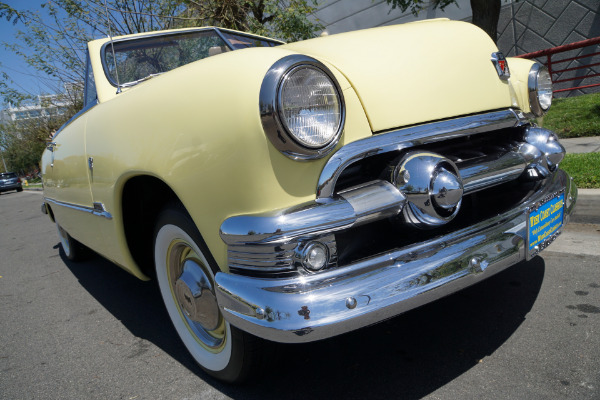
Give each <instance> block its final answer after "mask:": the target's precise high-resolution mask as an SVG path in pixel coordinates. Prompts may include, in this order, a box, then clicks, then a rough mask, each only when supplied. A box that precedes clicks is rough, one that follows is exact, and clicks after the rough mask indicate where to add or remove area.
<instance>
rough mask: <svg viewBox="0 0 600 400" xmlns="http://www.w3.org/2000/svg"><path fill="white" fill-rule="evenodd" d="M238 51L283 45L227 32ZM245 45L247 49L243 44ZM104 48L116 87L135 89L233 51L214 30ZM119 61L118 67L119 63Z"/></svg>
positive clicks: (111, 77)
mask: <svg viewBox="0 0 600 400" xmlns="http://www.w3.org/2000/svg"><path fill="white" fill-rule="evenodd" d="M223 33H224V34H225V35H227V39H228V40H230V41H231V43H232V46H233V48H234V49H238V48H245V47H270V46H276V45H279V44H280V43H278V42H269V41H267V40H264V39H255V38H252V37H250V36H242V35H232V34H231V33H229V32H227V33H226V32H223ZM242 42H243V45H241V43H242ZM112 47H113V46H111V45H110V43H108V44H106V45H105V46H104V54H103V57H104V68H105V70H106V75H107V76H108V78H109V80H110V81H111V82H112V83H113V84H114V85H116V84H117V74H116V73H115V72H117V73H118V81H119V83H120V84H121V86H131V85H135V84H136V83H139V82H141V81H143V80H146V79H149V78H152V77H153V76H156V75H159V74H162V73H164V72H167V71H170V70H172V69H175V68H177V67H181V66H183V65H186V64H189V63H191V62H194V61H197V60H201V59H203V58H206V57H209V56H213V55H217V54H221V53H225V52H227V51H230V50H231V48H230V46H229V45H228V44H227V43H226V42H225V41H224V40H223V39H222V37H221V36H220V35H219V34H218V33H217V32H216V31H215V30H214V29H209V30H202V31H194V32H184V33H177V34H170V35H160V36H159V35H157V36H150V37H141V38H139V39H129V40H123V41H116V42H114V57H113V49H112ZM115 59H116V63H115Z"/></svg>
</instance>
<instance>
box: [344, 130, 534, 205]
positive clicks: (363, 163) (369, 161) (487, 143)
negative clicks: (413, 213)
mask: <svg viewBox="0 0 600 400" xmlns="http://www.w3.org/2000/svg"><path fill="white" fill-rule="evenodd" d="M523 129H524V128H523V127H517V128H507V129H500V130H495V131H490V132H485V133H480V134H476V135H470V136H463V137H459V138H455V139H449V140H444V141H442V142H434V143H429V144H426V145H421V146H417V147H409V148H406V149H403V150H401V151H399V152H390V153H384V154H380V155H376V156H373V157H368V158H365V159H363V160H360V161H358V162H356V163H354V164H352V165H350V166H349V167H348V168H346V169H345V170H344V172H342V174H341V175H340V177H339V178H338V180H337V182H336V185H335V192H336V193H337V192H340V191H342V190H345V189H348V188H350V187H353V186H356V185H360V184H362V183H366V182H369V181H372V180H375V179H386V178H387V177H386V176H385V175H386V171H388V170H389V166H390V165H393V164H394V160H395V159H396V158H397V157H399V156H400V155H401V154H403V153H407V152H410V151H415V150H419V151H424V150H426V151H431V152H434V153H437V154H440V155H442V156H444V157H447V158H449V159H450V160H452V161H454V162H455V163H456V164H457V166H459V167H460V165H461V164H463V163H464V164H465V165H473V164H476V163H477V162H478V161H481V160H484V159H489V158H493V157H500V156H502V155H504V154H505V153H507V152H509V151H511V150H512V149H514V148H515V147H516V146H517V145H518V143H519V142H521V141H522V137H523Z"/></svg>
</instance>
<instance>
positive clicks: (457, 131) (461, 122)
mask: <svg viewBox="0 0 600 400" xmlns="http://www.w3.org/2000/svg"><path fill="white" fill-rule="evenodd" d="M520 124H521V120H520V119H519V117H518V115H517V114H516V112H515V111H514V110H512V109H508V110H502V111H495V112H491V113H486V114H478V115H472V116H468V117H462V118H456V119H450V120H445V121H440V122H433V123H430V124H425V125H418V126H414V127H410V128H404V129H399V130H395V131H391V132H387V133H380V134H376V135H373V136H371V137H368V138H365V139H361V140H357V141H356V142H352V143H349V144H347V145H345V146H344V147H342V148H340V149H339V150H338V151H337V152H335V154H333V156H331V158H330V159H329V160H328V161H327V164H325V167H324V168H323V172H321V176H320V177H319V183H318V185H317V198H319V199H325V198H329V197H332V196H333V193H334V188H335V184H336V182H337V180H338V178H339V177H340V175H341V174H342V172H343V171H344V170H345V169H346V168H347V167H348V166H349V165H351V164H353V163H355V162H357V161H360V160H362V159H363V158H366V157H371V156H374V155H377V154H383V153H389V152H391V151H398V150H403V149H407V148H410V147H415V146H420V145H424V144H428V143H435V142H440V141H443V140H449V139H454V138H458V137H463V136H468V135H474V134H478V133H482V132H489V131H493V130H497V129H503V128H510V127H515V126H518V125H520Z"/></svg>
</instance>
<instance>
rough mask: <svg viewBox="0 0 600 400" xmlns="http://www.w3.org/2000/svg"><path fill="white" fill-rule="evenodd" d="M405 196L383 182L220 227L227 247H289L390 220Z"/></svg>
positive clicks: (238, 218) (235, 219)
mask: <svg viewBox="0 0 600 400" xmlns="http://www.w3.org/2000/svg"><path fill="white" fill-rule="evenodd" d="M405 201H406V196H404V195H403V194H402V193H401V192H400V191H399V190H398V189H397V188H396V187H394V185H392V184H391V183H389V182H387V181H380V180H377V181H372V182H369V183H367V184H364V185H361V186H358V187H355V188H352V189H349V190H347V191H344V192H342V193H340V196H339V198H337V199H336V200H332V201H329V202H309V203H305V204H301V205H299V206H295V207H292V208H289V209H284V210H280V211H278V212H274V213H268V214H261V215H240V216H235V217H231V218H228V219H226V220H225V221H224V222H223V224H222V225H221V230H220V235H221V239H223V241H224V242H225V243H226V244H228V245H245V244H257V245H258V244H264V245H270V246H272V245H274V244H281V243H289V242H291V241H295V240H299V239H301V238H306V237H311V238H312V237H317V236H322V235H327V234H330V233H333V232H337V231H340V230H342V229H347V228H350V227H353V226H358V225H362V224H365V223H367V222H370V221H373V220H377V219H381V218H386V217H389V216H394V215H396V214H398V213H399V212H400V210H402V207H403V206H404V202H405Z"/></svg>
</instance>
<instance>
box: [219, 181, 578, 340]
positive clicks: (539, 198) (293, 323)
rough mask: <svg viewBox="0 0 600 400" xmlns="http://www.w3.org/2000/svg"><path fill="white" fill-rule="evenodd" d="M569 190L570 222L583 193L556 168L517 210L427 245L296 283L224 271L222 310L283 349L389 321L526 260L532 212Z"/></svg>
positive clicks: (221, 277) (242, 326)
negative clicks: (554, 196) (556, 195)
mask: <svg viewBox="0 0 600 400" xmlns="http://www.w3.org/2000/svg"><path fill="white" fill-rule="evenodd" d="M563 190H564V191H565V208H564V223H567V221H568V219H569V216H570V215H571V213H572V212H573V209H574V207H575V203H576V200H577V188H576V187H575V185H574V184H573V183H572V180H571V179H570V178H569V176H568V175H567V174H566V173H565V172H564V171H562V170H560V169H558V170H557V171H556V172H554V173H553V174H552V175H551V176H549V177H548V178H546V179H544V181H543V182H540V188H539V190H537V191H535V192H532V193H530V194H529V195H528V196H527V197H525V198H524V199H523V200H522V201H521V202H520V203H519V204H518V205H517V206H516V207H513V208H512V209H511V210H509V211H507V212H505V213H503V214H500V215H497V216H495V217H493V218H489V219H486V220H484V221H481V222H479V223H477V224H475V225H472V226H469V227H466V228H464V229H461V230H459V231H456V232H453V233H451V234H447V235H444V236H439V237H436V238H434V239H432V240H430V241H427V242H424V243H417V244H413V245H410V246H407V247H404V248H400V249H396V250H393V251H389V252H386V253H384V254H378V255H375V256H372V257H369V258H366V259H362V260H359V261H356V262H353V263H351V264H350V265H346V266H343V267H339V268H332V269H329V270H326V271H324V272H321V273H318V274H312V275H299V276H294V277H292V278H273V279H266V278H255V277H249V276H243V275H238V274H231V273H225V272H219V273H217V275H216V282H217V300H218V303H219V307H220V309H221V312H222V314H223V316H224V317H225V319H226V320H227V321H229V322H230V323H231V324H232V325H234V326H236V327H238V328H240V329H242V330H244V331H247V332H249V333H251V334H253V335H256V336H259V337H262V338H264V339H268V340H272V341H276V342H285V343H300V342H310V341H315V340H320V339H325V338H328V337H332V336H335V335H338V334H341V333H345V332H348V331H351V330H354V329H357V328H361V327H364V326H367V325H371V324H374V323H377V322H380V321H383V320H385V319H388V318H391V317H393V316H396V315H398V314H401V313H403V312H406V311H408V310H410V309H413V308H416V307H419V306H421V305H423V304H426V303H429V302H431V301H433V300H436V299H439V298H441V297H444V296H446V295H449V294H451V293H454V292H456V291H458V290H460V289H462V288H465V287H467V286H470V285H472V284H474V283H476V282H478V281H481V280H483V279H485V278H487V277H489V276H491V275H493V274H495V273H497V272H499V271H502V270H504V269H506V268H508V267H510V266H512V265H514V264H516V263H518V262H520V261H522V260H525V259H527V251H526V240H527V229H528V228H527V215H528V212H529V210H531V209H535V208H536V207H537V206H539V204H540V203H541V202H543V201H544V200H545V199H548V198H549V197H551V196H553V195H554V194H556V193H559V192H561V191H563ZM559 233H560V231H559V232H557V233H555V234H554V236H555V237H556V236H557V235H558V234H559Z"/></svg>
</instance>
